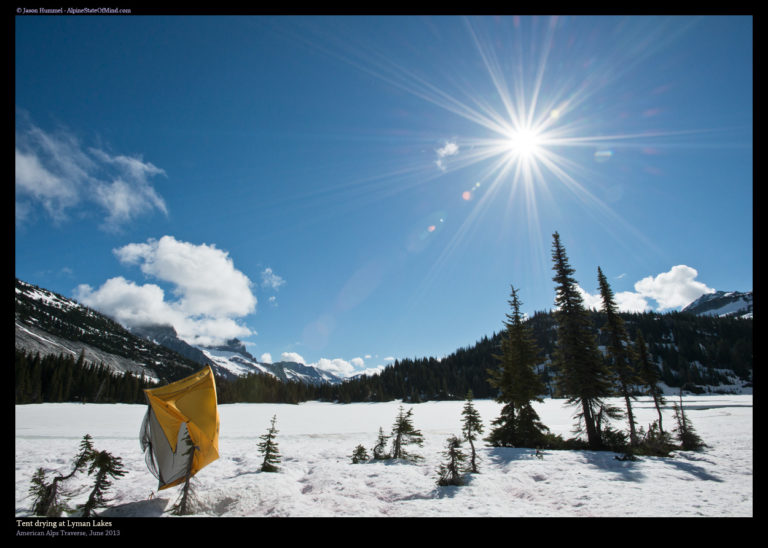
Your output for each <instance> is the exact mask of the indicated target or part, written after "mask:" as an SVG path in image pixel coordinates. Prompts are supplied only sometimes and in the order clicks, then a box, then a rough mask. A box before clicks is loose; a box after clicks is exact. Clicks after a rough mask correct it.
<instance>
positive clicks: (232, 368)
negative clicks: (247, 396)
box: [197, 341, 342, 384]
mask: <svg viewBox="0 0 768 548" xmlns="http://www.w3.org/2000/svg"><path fill="white" fill-rule="evenodd" d="M238 342H239V341H238ZM197 348H198V349H199V350H200V351H201V352H202V353H203V354H204V355H205V357H206V358H207V359H209V360H210V361H211V362H212V363H213V364H214V366H213V367H214V371H216V373H218V374H219V375H222V376H225V377H228V376H229V377H231V376H238V377H241V376H244V375H249V374H251V373H266V374H268V375H272V376H274V377H276V378H278V379H280V380H281V381H301V382H304V383H308V384H324V383H332V384H336V383H340V382H342V379H340V378H339V377H337V376H335V375H333V374H331V373H328V372H327V371H323V370H322V369H318V368H316V367H313V366H309V365H304V364H302V363H297V362H275V363H262V362H259V361H257V360H256V359H255V358H254V357H253V356H251V355H250V354H249V353H247V352H245V351H244V350H241V349H238V348H237V345H228V346H223V347H217V348H211V347H206V346H200V347H197Z"/></svg>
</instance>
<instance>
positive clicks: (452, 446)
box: [437, 436, 467, 485]
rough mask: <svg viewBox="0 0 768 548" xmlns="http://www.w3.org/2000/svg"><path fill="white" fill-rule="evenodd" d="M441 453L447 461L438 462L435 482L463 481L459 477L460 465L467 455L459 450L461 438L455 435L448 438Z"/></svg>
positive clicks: (441, 483) (445, 483)
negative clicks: (438, 466)
mask: <svg viewBox="0 0 768 548" xmlns="http://www.w3.org/2000/svg"><path fill="white" fill-rule="evenodd" d="M443 455H445V457H446V459H447V462H444V463H442V464H440V468H439V469H438V479H437V484H438V485H462V484H463V483H464V481H463V480H462V477H461V469H462V466H461V465H462V463H463V462H464V461H465V460H466V458H467V457H466V456H465V455H464V453H463V452H462V450H461V440H460V439H459V438H458V437H456V436H451V437H450V438H448V442H447V443H446V450H445V451H444V452H443Z"/></svg>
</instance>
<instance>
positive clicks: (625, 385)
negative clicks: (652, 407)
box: [597, 267, 640, 445]
mask: <svg viewBox="0 0 768 548" xmlns="http://www.w3.org/2000/svg"><path fill="white" fill-rule="evenodd" d="M597 279H598V283H599V285H600V296H601V298H602V300H603V312H605V316H606V321H605V325H604V326H603V330H604V331H605V332H606V333H607V334H608V345H607V346H608V356H609V358H610V364H611V368H612V371H613V374H614V375H615V376H616V380H617V381H618V387H619V394H620V395H621V397H623V398H624V403H625V405H626V408H627V420H628V421H629V442H630V445H637V443H638V438H637V430H636V428H635V415H634V413H633V412H632V399H636V398H635V397H634V396H633V395H632V385H635V384H638V383H639V382H640V378H639V377H638V375H637V373H636V372H635V369H634V366H633V359H632V354H631V348H630V346H629V335H628V334H627V330H626V327H625V326H624V320H623V319H622V318H621V316H619V309H618V307H617V306H616V302H615V299H614V295H613V290H612V289H611V286H610V284H609V283H608V280H607V279H606V277H605V275H604V274H603V271H602V270H601V269H600V267H597Z"/></svg>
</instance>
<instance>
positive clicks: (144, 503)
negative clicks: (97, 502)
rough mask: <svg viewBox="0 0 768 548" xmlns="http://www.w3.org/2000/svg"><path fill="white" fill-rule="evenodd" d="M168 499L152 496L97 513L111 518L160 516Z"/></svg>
mask: <svg viewBox="0 0 768 548" xmlns="http://www.w3.org/2000/svg"><path fill="white" fill-rule="evenodd" d="M168 500H169V499H162V498H153V499H150V500H140V501H138V502H128V503H126V504H119V505H117V506H112V507H111V508H107V509H106V510H104V511H103V512H101V513H100V514H99V517H111V518H134V517H150V518H155V517H160V516H162V515H163V512H164V511H165V507H166V506H168Z"/></svg>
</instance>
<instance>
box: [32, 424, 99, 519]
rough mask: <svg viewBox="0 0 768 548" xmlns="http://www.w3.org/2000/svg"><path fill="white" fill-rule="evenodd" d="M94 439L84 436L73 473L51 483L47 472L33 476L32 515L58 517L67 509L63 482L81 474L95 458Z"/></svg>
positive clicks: (39, 471) (55, 477) (60, 476)
mask: <svg viewBox="0 0 768 548" xmlns="http://www.w3.org/2000/svg"><path fill="white" fill-rule="evenodd" d="M91 440H92V438H91V436H90V435H89V434H86V435H85V436H83V439H82V441H81V442H80V451H79V452H78V453H77V455H76V456H75V460H74V463H73V466H72V471H71V472H70V473H69V474H67V475H66V476H64V475H57V476H54V477H53V479H52V480H51V482H50V483H48V482H47V480H46V471H45V470H44V469H43V468H38V469H37V470H36V471H35V474H34V476H32V485H31V486H30V489H29V493H30V495H31V496H32V498H33V502H32V513H33V514H34V515H36V516H47V517H58V516H60V515H61V513H62V512H63V511H64V510H65V509H66V507H67V505H66V503H65V502H64V499H65V497H66V493H65V492H64V491H63V488H62V485H63V482H65V481H66V480H68V479H70V478H71V477H72V476H74V475H75V474H77V473H78V472H81V471H82V470H84V469H85V467H86V466H87V465H88V462H89V461H90V460H91V459H92V458H93V455H94V449H93V442H92V441H91Z"/></svg>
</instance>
